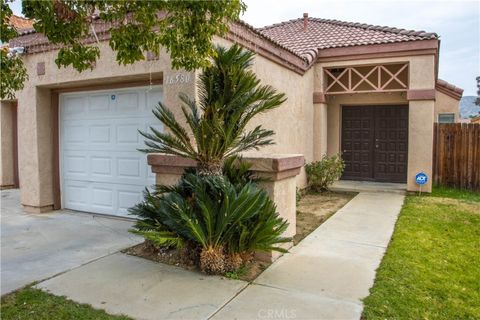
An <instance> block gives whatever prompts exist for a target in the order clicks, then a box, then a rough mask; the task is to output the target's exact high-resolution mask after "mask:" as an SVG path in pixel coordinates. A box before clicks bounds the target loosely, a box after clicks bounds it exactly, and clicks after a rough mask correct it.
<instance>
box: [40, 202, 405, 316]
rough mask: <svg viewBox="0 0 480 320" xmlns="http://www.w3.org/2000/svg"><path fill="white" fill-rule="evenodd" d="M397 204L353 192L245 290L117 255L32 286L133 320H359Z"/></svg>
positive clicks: (242, 284)
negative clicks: (337, 209)
mask: <svg viewBox="0 0 480 320" xmlns="http://www.w3.org/2000/svg"><path fill="white" fill-rule="evenodd" d="M403 199H404V196H403V195H400V194H394V193H378V194H375V193H360V194H359V195H357V196H356V197H355V198H354V199H352V201H350V202H349V203H348V204H347V205H346V206H345V207H343V208H342V209H340V210H339V211H338V212H337V213H336V214H335V215H334V216H333V217H332V218H330V219H329V220H327V222H325V223H324V224H323V225H321V226H320V227H319V228H318V229H317V230H315V231H314V232H313V233H312V234H310V235H309V236H308V237H307V238H305V239H304V240H303V241H302V242H301V243H300V244H299V245H298V246H296V247H294V248H293V249H292V250H291V252H290V253H288V254H286V255H284V256H283V257H282V258H280V259H279V260H278V261H276V262H275V263H274V264H273V265H272V266H270V267H269V268H268V269H267V270H266V271H265V272H264V273H263V274H262V275H261V276H260V277H259V278H258V279H257V280H256V281H254V283H252V284H248V283H246V282H243V281H234V280H227V279H223V278H221V277H211V276H210V277H209V276H204V275H202V274H199V273H195V272H190V271H186V270H183V269H180V268H176V267H173V266H167V265H162V264H158V263H154V262H151V261H147V260H144V259H140V258H136V257H130V256H125V255H123V254H118V253H117V254H114V255H111V256H108V257H105V258H102V259H100V260H97V261H95V262H92V263H90V264H87V265H85V266H83V267H81V268H78V269H76V270H72V271H70V272H67V273H65V274H62V275H60V276H58V277H55V278H52V279H50V280H47V281H45V282H42V283H40V284H38V287H39V288H42V289H45V290H47V291H50V292H51V293H53V294H56V295H66V296H67V297H69V298H71V299H72V300H75V301H78V302H82V303H89V304H91V305H92V306H94V307H96V308H102V309H105V310H106V311H107V312H109V313H115V314H121V313H123V314H126V315H130V316H132V317H134V318H137V319H215V320H220V319H222V320H223V319H359V318H360V315H361V312H362V303H361V299H362V298H364V297H366V296H367V295H368V290H369V288H370V287H371V286H372V285H373V281H374V278H375V270H376V268H377V267H378V265H379V264H380V261H381V259H382V257H383V254H384V252H385V249H386V247H387V245H388V242H389V240H390V237H391V235H392V232H393V228H394V225H395V221H396V219H397V216H398V213H399V212H400V209H401V206H402V203H403Z"/></svg>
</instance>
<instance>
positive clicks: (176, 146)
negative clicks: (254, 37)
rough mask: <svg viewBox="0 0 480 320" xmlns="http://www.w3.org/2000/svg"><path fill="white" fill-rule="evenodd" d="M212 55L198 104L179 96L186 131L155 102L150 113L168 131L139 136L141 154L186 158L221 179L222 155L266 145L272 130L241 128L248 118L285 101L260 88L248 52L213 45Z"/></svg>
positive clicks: (203, 172)
mask: <svg viewBox="0 0 480 320" xmlns="http://www.w3.org/2000/svg"><path fill="white" fill-rule="evenodd" d="M215 52H216V55H215V56H214V57H213V59H212V64H211V66H210V67H207V68H206V69H205V70H204V72H203V73H202V74H201V75H200V77H199V82H198V89H199V95H198V101H195V100H193V99H191V98H190V97H188V96H186V95H185V94H180V96H179V97H180V99H181V101H182V102H183V103H184V105H183V106H182V111H183V114H184V116H185V118H186V123H187V125H188V128H186V127H183V126H182V125H181V124H180V123H179V121H178V120H177V119H176V118H175V116H174V114H173V113H172V112H171V111H170V110H169V109H168V108H167V106H165V105H164V104H163V103H161V102H160V103H159V105H158V107H157V108H156V109H155V110H154V114H155V116H156V117H157V118H158V119H159V120H160V121H161V122H162V123H163V125H164V126H165V127H166V128H167V129H168V131H167V132H159V131H158V130H155V129H154V128H150V129H151V132H149V133H146V132H141V134H142V135H143V136H144V137H145V138H147V140H146V141H145V144H146V145H147V147H148V148H146V149H144V150H142V151H144V152H148V153H155V152H161V153H167V154H173V155H179V156H183V157H188V158H192V159H194V160H196V161H197V162H198V173H199V174H201V175H221V174H222V166H223V163H224V161H225V159H227V158H228V157H230V156H233V155H235V154H238V153H240V152H243V151H247V150H251V149H258V148H259V147H261V146H265V145H269V144H272V143H273V140H272V136H273V134H274V133H273V131H271V130H267V129H264V128H262V127H261V126H257V127H255V128H254V129H252V130H247V129H246V127H247V124H248V123H249V122H250V120H252V118H253V117H255V116H256V115H258V114H260V113H263V112H266V111H268V110H271V109H274V108H276V107H278V106H279V105H280V104H282V103H283V102H284V101H285V100H286V98H285V95H284V94H282V93H277V92H276V90H275V89H273V88H272V87H271V86H268V85H261V84H260V80H259V79H258V78H257V77H256V75H255V73H253V71H252V70H251V66H252V63H253V57H254V54H253V53H252V52H249V51H244V50H242V49H241V48H240V47H239V46H237V45H234V46H232V47H230V48H229V49H226V48H224V47H220V46H218V47H216V48H215ZM190 133H191V136H190ZM191 137H192V138H193V139H192V138H191Z"/></svg>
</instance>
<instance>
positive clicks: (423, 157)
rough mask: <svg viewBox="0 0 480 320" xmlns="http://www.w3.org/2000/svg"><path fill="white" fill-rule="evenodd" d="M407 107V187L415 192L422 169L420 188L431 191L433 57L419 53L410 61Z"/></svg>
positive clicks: (433, 105) (433, 96)
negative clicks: (423, 178) (424, 178)
mask: <svg viewBox="0 0 480 320" xmlns="http://www.w3.org/2000/svg"><path fill="white" fill-rule="evenodd" d="M407 100H409V103H408V105H409V109H408V171H407V172H408V173H407V190H409V191H417V190H419V187H418V185H417V184H416V183H415V175H416V174H417V173H419V172H424V173H426V174H427V175H428V178H429V179H428V183H427V184H426V185H424V186H422V191H425V192H431V191H432V171H433V170H432V169H433V123H434V120H435V119H434V109H435V57H434V56H433V55H431V56H422V57H418V58H417V59H414V60H412V61H411V62H410V66H409V90H408V91H407Z"/></svg>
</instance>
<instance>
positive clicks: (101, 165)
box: [60, 87, 163, 216]
mask: <svg viewBox="0 0 480 320" xmlns="http://www.w3.org/2000/svg"><path fill="white" fill-rule="evenodd" d="M161 98H162V91H161V88H158V87H157V88H152V89H149V88H133V89H120V90H110V91H101V92H99V91H97V92H87V93H75V94H66V95H62V96H61V97H60V101H61V105H60V119H61V125H60V129H61V134H60V140H61V175H62V201H63V206H64V207H65V208H69V209H73V210H81V211H87V212H95V213H104V214H115V215H123V216H124V215H126V214H127V212H128V211H127V210H128V208H130V207H132V206H133V205H135V204H136V203H138V202H140V201H141V200H142V192H143V190H144V189H145V187H150V186H151V185H153V184H154V182H155V175H154V173H152V172H151V168H150V167H149V166H148V164H147V156H146V155H145V154H143V153H141V152H139V151H138V150H137V149H139V148H144V139H143V137H142V136H141V135H140V134H139V133H138V130H142V131H146V130H149V127H150V126H152V127H154V128H155V129H157V130H159V131H163V126H162V124H161V123H159V121H158V120H157V119H156V118H155V117H154V116H153V114H152V113H151V109H152V108H153V107H155V106H156V105H157V104H158V101H159V100H160V99H161ZM74 108H77V109H76V110H73V109H74ZM78 108H79V109H78Z"/></svg>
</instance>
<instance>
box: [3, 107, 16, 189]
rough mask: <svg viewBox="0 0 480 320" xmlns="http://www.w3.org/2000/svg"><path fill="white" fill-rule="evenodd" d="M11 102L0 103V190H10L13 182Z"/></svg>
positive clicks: (12, 115) (12, 111)
mask: <svg viewBox="0 0 480 320" xmlns="http://www.w3.org/2000/svg"><path fill="white" fill-rule="evenodd" d="M13 108H15V105H14V103H13V102H9V101H1V106H0V188H2V189H6V188H12V187H14V185H15V180H14V178H15V177H14V141H13V140H14V133H13V129H14V124H13V120H14V119H13V117H14V114H13V113H14V110H13Z"/></svg>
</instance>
